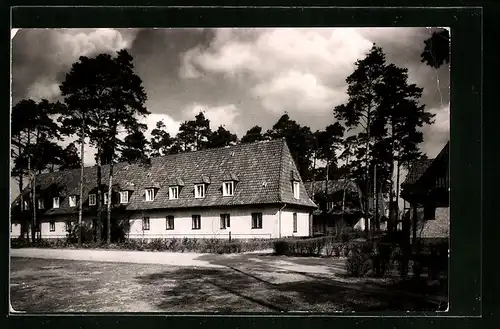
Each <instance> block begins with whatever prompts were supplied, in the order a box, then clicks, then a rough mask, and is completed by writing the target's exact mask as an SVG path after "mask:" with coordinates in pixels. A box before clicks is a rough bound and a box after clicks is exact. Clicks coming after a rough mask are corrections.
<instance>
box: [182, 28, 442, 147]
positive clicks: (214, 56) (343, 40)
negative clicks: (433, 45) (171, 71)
mask: <svg viewBox="0 0 500 329" xmlns="http://www.w3.org/2000/svg"><path fill="white" fill-rule="evenodd" d="M432 32H433V29H425V28H333V29H332V28H314V29H309V28H304V29H300V28H298V29H297V28H293V29H292V28H289V29H287V28H284V29H267V28H265V29H217V30H216V31H215V35H214V38H213V40H212V41H211V42H210V43H209V44H208V45H204V46H196V47H193V48H191V49H189V50H188V51H186V52H184V53H183V54H181V67H180V71H179V72H180V76H181V78H184V79H188V80H189V79H190V80H194V81H197V80H199V79H200V78H201V77H206V76H209V75H210V76H217V75H218V76H219V77H220V79H219V80H220V81H228V83H232V84H233V85H234V86H245V87H246V90H248V91H250V93H249V94H250V96H251V97H252V98H251V99H252V100H253V101H254V102H256V103H257V104H259V106H260V108H261V109H263V110H265V111H264V112H266V114H267V117H269V114H273V115H274V116H279V115H281V114H282V113H283V112H284V111H287V112H288V113H289V114H290V115H291V116H292V118H293V119H295V120H297V121H298V122H300V123H301V124H304V125H309V126H311V128H312V129H313V130H315V129H322V128H323V127H324V126H325V125H326V124H325V123H328V124H329V123H332V122H333V121H334V119H333V116H332V113H331V111H332V109H333V108H334V106H335V105H338V104H340V103H343V102H345V101H346V99H347V95H346V90H347V85H346V81H345V80H346V78H347V76H348V75H349V74H351V73H352V71H353V70H354V67H355V62H356V61H357V60H359V59H362V58H363V57H364V56H365V54H366V53H367V52H368V51H369V49H370V48H371V46H372V45H373V43H376V44H377V45H378V46H381V47H382V48H383V50H384V53H385V54H386V58H387V61H388V62H390V63H394V64H396V65H398V66H401V67H405V68H407V69H408V74H409V82H410V83H416V84H417V85H418V86H420V87H424V93H423V97H422V99H421V101H422V103H424V104H426V106H427V108H431V109H432V110H433V111H435V112H436V113H439V117H437V118H436V122H437V123H436V124H435V125H433V126H432V127H430V128H426V129H424V131H425V134H426V136H425V138H426V143H425V146H424V147H426V148H427V149H429V150H430V146H428V145H434V144H433V143H434V142H436V143H437V144H436V145H437V146H434V148H435V149H438V148H439V147H441V146H442V145H441V139H444V138H448V135H449V120H446V118H447V115H449V111H448V112H446V110H444V111H441V109H442V108H443V107H444V104H447V103H448V102H449V67H448V65H445V66H443V67H442V68H440V69H439V70H434V69H433V68H430V67H428V66H427V65H425V64H423V63H421V61H420V54H421V52H422V51H423V47H424V43H423V41H424V40H425V39H427V38H428V37H430V35H431V34H432ZM438 79H439V84H438V83H437V80H438ZM241 88H243V87H241ZM247 97H248V93H247ZM252 111H258V108H257V109H252ZM245 112H248V110H247V111H245ZM244 115H245V119H248V115H247V114H246V113H244ZM262 115H264V113H262ZM254 116H255V115H254ZM247 121H248V120H247ZM438 125H439V127H438ZM246 128H248V127H246ZM447 134H448V135H447ZM438 136H439V137H438ZM436 138H438V139H439V141H438V140H436ZM429 139H430V140H429ZM428 140H429V141H428Z"/></svg>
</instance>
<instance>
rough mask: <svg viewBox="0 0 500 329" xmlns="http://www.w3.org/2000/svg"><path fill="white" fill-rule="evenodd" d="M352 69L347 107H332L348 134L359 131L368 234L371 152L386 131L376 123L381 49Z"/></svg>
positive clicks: (373, 50)
mask: <svg viewBox="0 0 500 329" xmlns="http://www.w3.org/2000/svg"><path fill="white" fill-rule="evenodd" d="M355 66H356V68H355V70H354V72H353V73H352V74H351V75H349V76H348V77H347V79H346V82H347V84H348V89H347V94H348V96H349V99H348V101H347V103H345V104H342V105H339V106H337V107H335V109H334V115H335V117H336V118H337V120H340V121H343V123H344V125H345V126H346V128H347V131H351V130H355V131H358V134H357V138H356V140H355V141H356V142H357V143H359V144H358V145H357V152H356V153H357V158H358V160H360V161H361V163H362V165H361V167H362V168H363V169H364V170H363V171H364V175H363V176H364V177H363V179H362V182H363V184H362V185H363V190H364V193H365V195H364V201H365V211H366V214H365V230H368V216H369V213H368V208H369V194H370V181H371V179H370V167H371V166H372V165H373V162H374V161H373V160H374V157H373V154H372V152H371V148H372V146H373V144H374V143H375V141H376V140H377V139H378V138H381V136H384V134H385V131H384V129H383V128H385V127H383V125H380V124H379V122H380V121H379V120H377V117H378V116H380V107H379V104H380V98H379V95H378V90H379V89H380V88H381V86H382V84H383V76H384V72H385V66H386V61H385V55H384V53H383V51H382V48H380V47H377V46H376V45H373V47H372V48H371V50H370V52H369V53H368V54H367V55H366V57H365V58H363V59H361V60H358V61H356V63H355ZM361 159H362V160H361Z"/></svg>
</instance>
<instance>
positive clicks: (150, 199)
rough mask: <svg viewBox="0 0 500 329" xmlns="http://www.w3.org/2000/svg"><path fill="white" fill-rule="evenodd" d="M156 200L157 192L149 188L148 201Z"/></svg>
mask: <svg viewBox="0 0 500 329" xmlns="http://www.w3.org/2000/svg"><path fill="white" fill-rule="evenodd" d="M154 199H155V190H154V189H152V188H148V189H147V190H146V201H153V200H154Z"/></svg>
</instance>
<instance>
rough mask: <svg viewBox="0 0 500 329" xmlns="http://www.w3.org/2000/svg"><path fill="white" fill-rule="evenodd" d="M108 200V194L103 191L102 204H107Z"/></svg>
mask: <svg viewBox="0 0 500 329" xmlns="http://www.w3.org/2000/svg"><path fill="white" fill-rule="evenodd" d="M108 200H109V194H108V192H106V193H104V204H108Z"/></svg>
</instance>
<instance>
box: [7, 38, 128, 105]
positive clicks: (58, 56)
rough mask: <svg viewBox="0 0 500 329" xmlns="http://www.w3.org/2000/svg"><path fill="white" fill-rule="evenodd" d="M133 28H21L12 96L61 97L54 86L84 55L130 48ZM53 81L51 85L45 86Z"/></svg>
mask: <svg viewBox="0 0 500 329" xmlns="http://www.w3.org/2000/svg"><path fill="white" fill-rule="evenodd" d="M136 34H137V31H136V30H132V29H107V28H104V29H21V30H19V31H18V33H17V34H16V38H14V39H13V40H12V98H13V103H14V104H15V103H17V101H19V100H20V99H22V98H26V97H32V98H36V99H40V98H44V97H45V98H50V97H57V96H58V95H59V94H58V92H55V88H54V86H53V85H55V84H59V83H60V82H61V80H62V78H63V75H61V73H65V72H67V71H68V70H69V68H70V66H71V64H72V63H74V62H76V61H77V60H78V58H79V57H80V56H92V55H95V54H97V53H101V52H106V53H113V52H116V51H118V50H120V49H123V48H129V47H130V46H131V44H132V42H133V40H134V38H135V35H136ZM46 84H49V85H50V86H45V87H44V86H43V85H46Z"/></svg>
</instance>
